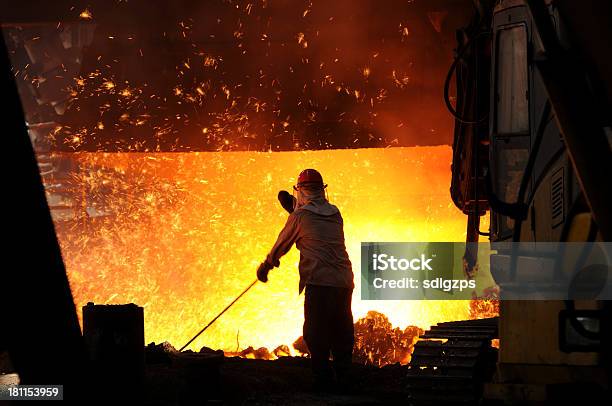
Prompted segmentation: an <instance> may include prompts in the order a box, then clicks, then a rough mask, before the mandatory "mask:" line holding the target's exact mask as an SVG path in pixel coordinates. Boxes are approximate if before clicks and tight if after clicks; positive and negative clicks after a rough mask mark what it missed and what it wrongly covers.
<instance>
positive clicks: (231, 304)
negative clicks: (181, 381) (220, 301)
mask: <svg viewBox="0 0 612 406" xmlns="http://www.w3.org/2000/svg"><path fill="white" fill-rule="evenodd" d="M256 283H257V279H255V280H254V281H253V282H251V284H250V285H249V286H247V288H246V289H245V290H243V291H242V293H241V294H239V295H238V297H236V299H234V300H233V301H232V303H230V304H228V305H227V307H225V309H223V310H222V311H221V313H219V314H217V317H215V318H214V319H212V320H211V321H210V323H208V324H207V325H206V326H204V328H203V329H202V330H200V332H199V333H198V334H196V335H195V336H193V338H192V339H191V340H189V341H188V342H187V344H185V345H184V346H182V347H181V349H180V350H179V351H183V350H184V349H185V348H186V347H187V346H188V345H189V344H191V343H192V342H193V340H195V339H196V338H198V337H199V336H200V334H202V333H203V332H204V331H206V329H207V328H208V327H210V326H211V325H212V324H213V323H214V322H215V321H217V319H218V318H219V317H221V316H222V315H223V313H225V312H226V311H228V310H229V308H230V307H232V306H233V305H234V303H236V302H237V301H238V299H240V298H241V297H242V296H244V294H245V293H247V292H248V291H249V289H251V288H252V287H253V286H255V284H256Z"/></svg>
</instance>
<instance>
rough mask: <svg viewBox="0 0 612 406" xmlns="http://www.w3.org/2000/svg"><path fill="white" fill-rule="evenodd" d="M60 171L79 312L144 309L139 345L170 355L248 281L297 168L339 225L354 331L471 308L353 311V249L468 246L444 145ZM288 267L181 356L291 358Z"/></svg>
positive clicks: (148, 158)
mask: <svg viewBox="0 0 612 406" xmlns="http://www.w3.org/2000/svg"><path fill="white" fill-rule="evenodd" d="M58 158H61V159H68V160H71V161H73V163H74V164H75V165H73V166H72V167H73V168H75V169H74V170H73V171H72V172H70V182H69V183H70V188H69V190H71V191H72V192H71V193H72V195H71V200H72V202H73V205H74V207H75V208H78V209H77V216H76V220H75V221H71V222H60V221H57V223H56V228H57V232H58V237H59V240H60V244H61V247H62V251H63V255H64V259H65V262H66V266H67V271H68V275H69V279H70V283H71V287H72V291H73V294H74V297H75V301H76V303H77V306H79V307H80V306H82V305H84V304H86V303H87V302H89V301H93V302H96V303H101V304H109V303H127V302H134V303H137V304H139V305H141V306H143V307H144V308H145V334H146V340H147V342H151V341H156V342H163V341H169V342H171V343H173V344H174V345H175V346H177V347H179V346H181V345H182V344H184V343H185V342H187V341H188V339H189V338H191V336H193V335H194V334H195V333H196V332H197V331H199V330H200V328H201V327H202V325H203V324H205V323H206V322H208V321H210V320H211V319H212V318H213V317H214V316H215V315H216V314H217V313H218V312H219V311H220V310H221V309H223V308H224V307H225V306H226V305H227V304H228V303H229V302H231V301H232V300H233V298H234V297H236V296H237V295H238V294H239V293H240V292H241V291H242V290H243V289H244V288H245V287H246V286H247V285H248V284H249V283H250V282H251V281H252V280H253V279H254V278H255V270H256V268H257V265H258V264H259V263H260V262H261V261H262V260H263V259H264V258H265V255H266V253H267V252H268V250H269V249H270V247H271V246H272V244H273V242H274V240H275V238H276V236H277V234H278V232H279V231H280V229H281V227H282V226H283V224H284V222H285V220H286V218H287V213H286V212H284V211H283V210H282V208H281V207H280V206H279V204H278V202H277V201H276V194H277V192H278V191H279V190H281V189H285V190H291V186H292V185H293V184H294V183H295V181H296V179H295V178H296V176H297V174H298V173H299V171H300V170H301V169H304V168H308V167H314V168H317V169H318V170H320V171H321V172H322V174H323V176H324V177H325V181H326V183H328V184H329V188H328V193H329V199H330V201H331V202H332V203H334V204H336V205H337V206H339V207H340V209H341V211H342V214H343V217H344V221H345V234H346V242H347V249H348V252H349V255H350V258H351V260H352V262H353V270H354V272H355V283H356V289H355V292H354V296H353V314H354V318H355V320H357V319H359V318H361V317H364V316H366V315H367V314H368V312H369V311H377V312H380V313H382V314H384V315H385V316H386V317H387V319H386V320H388V322H389V323H390V324H392V325H393V326H395V327H398V328H399V329H401V330H402V331H403V329H405V328H406V327H407V326H417V327H419V328H427V327H429V326H430V325H432V324H435V323H436V322H440V321H450V320H459V319H466V318H468V317H470V316H471V314H470V311H471V307H470V303H469V301H446V302H435V301H422V302H414V301H413V302H411V301H362V300H360V274H359V269H360V243H361V242H362V241H462V240H464V239H465V217H464V216H463V215H462V214H461V212H459V211H458V210H457V209H456V208H455V207H454V206H453V204H452V203H451V201H450V199H449V197H448V185H449V183H450V171H449V165H450V161H451V149H450V147H448V146H440V147H415V148H392V149H361V150H324V151H299V152H268V153H265V152H246V151H245V152H194V153H75V154H66V155H63V156H62V155H60V156H58ZM85 212H86V213H87V215H86V216H85ZM84 217H88V218H89V219H88V220H84ZM298 255H299V254H298V252H297V250H295V249H293V250H292V251H290V253H289V254H288V255H287V256H286V257H284V258H283V260H282V261H281V266H280V268H279V269H274V270H273V271H272V272H271V273H270V281H269V282H268V283H267V284H262V283H258V284H256V285H255V286H254V288H253V289H252V290H251V291H249V292H248V294H246V295H245V296H244V297H243V298H242V299H241V300H240V301H239V302H237V303H236V305H235V306H234V307H233V308H231V309H230V310H229V311H228V312H227V313H226V314H225V315H224V316H223V317H221V318H220V319H219V320H218V321H217V322H216V323H215V324H214V325H213V326H212V327H211V328H209V329H208V330H207V331H206V332H205V333H204V334H203V335H202V336H201V337H200V338H198V339H197V340H196V341H194V343H193V344H192V345H191V346H190V347H189V348H191V349H194V350H198V349H199V348H200V347H202V346H207V347H210V348H215V349H216V348H220V349H223V350H226V351H232V352H236V351H242V350H243V349H245V348H247V347H249V346H251V347H253V348H260V347H266V348H269V349H274V348H277V347H279V346H280V345H288V346H290V345H291V343H293V342H294V341H295V340H296V338H298V337H299V336H301V335H302V323H303V309H302V307H303V295H302V296H298V273H297V263H298V258H299V256H298ZM398 334H399V333H398ZM400 336H401V335H398V337H399V338H398V339H400V338H401V337H400ZM405 344H406V346H408V347H409V346H410V345H412V344H411V343H408V342H407V343H405ZM406 356H407V355H406V354H403V355H402V357H404V358H405V357H406Z"/></svg>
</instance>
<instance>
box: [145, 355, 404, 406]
mask: <svg viewBox="0 0 612 406" xmlns="http://www.w3.org/2000/svg"><path fill="white" fill-rule="evenodd" d="M215 371H217V372H215ZM405 376H406V370H405V367H401V366H400V365H390V366H386V367H383V368H376V367H366V366H363V365H358V364H355V365H354V367H353V371H352V378H353V379H352V384H351V387H350V388H349V390H348V391H347V392H346V393H342V394H324V393H315V392H313V391H312V381H311V374H310V360H309V359H307V358H297V357H282V358H279V359H277V360H274V361H266V360H257V359H244V358H238V357H225V358H221V357H215V356H210V357H208V358H207V357H206V356H203V355H202V354H185V353H183V354H180V355H177V356H172V357H171V360H170V362H164V363H154V364H150V363H149V364H148V365H147V369H146V380H145V388H144V389H145V390H144V393H145V395H144V398H145V404H146V405H177V404H193V405H197V404H202V405H203V404H233V405H380V404H406V394H405V383H404V377H405Z"/></svg>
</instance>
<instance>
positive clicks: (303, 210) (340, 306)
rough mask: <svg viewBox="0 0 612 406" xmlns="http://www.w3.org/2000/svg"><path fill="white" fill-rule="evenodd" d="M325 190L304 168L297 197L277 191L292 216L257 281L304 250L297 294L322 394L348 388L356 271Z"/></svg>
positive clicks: (318, 177)
mask: <svg viewBox="0 0 612 406" xmlns="http://www.w3.org/2000/svg"><path fill="white" fill-rule="evenodd" d="M326 187H327V185H326V184H324V183H323V177H322V176H321V174H320V173H319V172H317V171H316V170H314V169H306V170H304V171H302V172H301V173H300V174H299V176H298V181H297V185H295V186H294V187H293V189H294V191H295V193H296V196H295V197H292V196H291V195H289V193H288V192H284V191H283V192H280V193H279V200H281V204H282V205H283V207H285V209H287V211H289V212H290V214H289V218H288V219H287V222H286V224H285V226H284V228H283V229H282V231H281V232H280V234H279V236H278V239H277V240H276V243H275V244H274V246H273V247H272V250H271V251H270V253H269V254H268V256H267V257H266V259H265V261H264V262H263V263H262V264H261V265H260V266H259V268H258V269H257V278H258V279H259V280H260V281H262V282H267V280H268V272H269V271H270V270H271V269H272V268H273V267H278V266H279V265H280V258H281V257H282V256H283V255H285V254H286V253H287V252H288V251H289V249H290V248H291V247H292V246H293V244H294V243H295V244H296V247H297V249H298V250H299V251H300V263H299V273H300V285H299V293H300V294H301V293H302V291H303V290H304V289H306V293H305V299H304V333H303V334H304V341H305V342H306V345H307V346H308V350H309V352H310V358H311V365H312V371H313V377H314V388H315V390H320V391H327V390H334V389H346V387H347V385H348V383H349V382H348V381H349V377H348V374H349V369H350V366H351V363H352V354H353V343H354V331H353V314H352V311H351V296H352V292H353V288H354V283H353V271H352V268H351V261H350V260H349V257H348V254H347V252H346V246H345V244H344V230H343V220H342V216H341V214H340V210H338V208H337V207H336V206H334V205H332V204H330V203H329V201H328V200H327V197H326V194H325V190H326ZM292 206H293V207H292ZM330 354H331V356H332V359H333V363H332V364H330V362H329V358H330Z"/></svg>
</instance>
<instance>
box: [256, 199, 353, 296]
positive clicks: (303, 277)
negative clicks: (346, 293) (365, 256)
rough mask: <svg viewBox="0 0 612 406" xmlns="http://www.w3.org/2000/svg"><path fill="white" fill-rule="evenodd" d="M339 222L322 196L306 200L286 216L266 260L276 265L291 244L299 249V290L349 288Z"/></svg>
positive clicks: (337, 214) (334, 209) (350, 280)
mask: <svg viewBox="0 0 612 406" xmlns="http://www.w3.org/2000/svg"><path fill="white" fill-rule="evenodd" d="M343 224H344V223H343V220H342V216H341V215H340V210H338V208H337V207H336V206H334V205H332V204H329V203H328V202H327V200H325V199H323V198H321V199H315V200H314V201H310V202H308V203H307V204H305V205H303V206H301V207H299V208H297V209H296V210H295V211H294V212H293V213H291V214H290V215H289V218H288V219H287V223H286V224H285V227H284V228H283V229H282V231H281V232H280V234H279V235H278V239H277V240H276V243H275V244H274V247H272V250H271V251H270V253H269V254H268V257H267V258H266V262H268V264H270V265H273V266H279V264H280V261H279V260H280V258H281V257H282V256H283V255H285V254H286V253H287V251H289V249H291V247H292V246H293V243H295V245H296V247H297V249H298V250H299V251H300V265H299V270H300V293H302V291H303V290H304V287H305V286H306V285H319V286H335V287H341V288H350V289H353V287H354V284H353V271H352V269H351V261H350V260H349V257H348V254H347V252H346V247H345V245H344V230H343Z"/></svg>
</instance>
